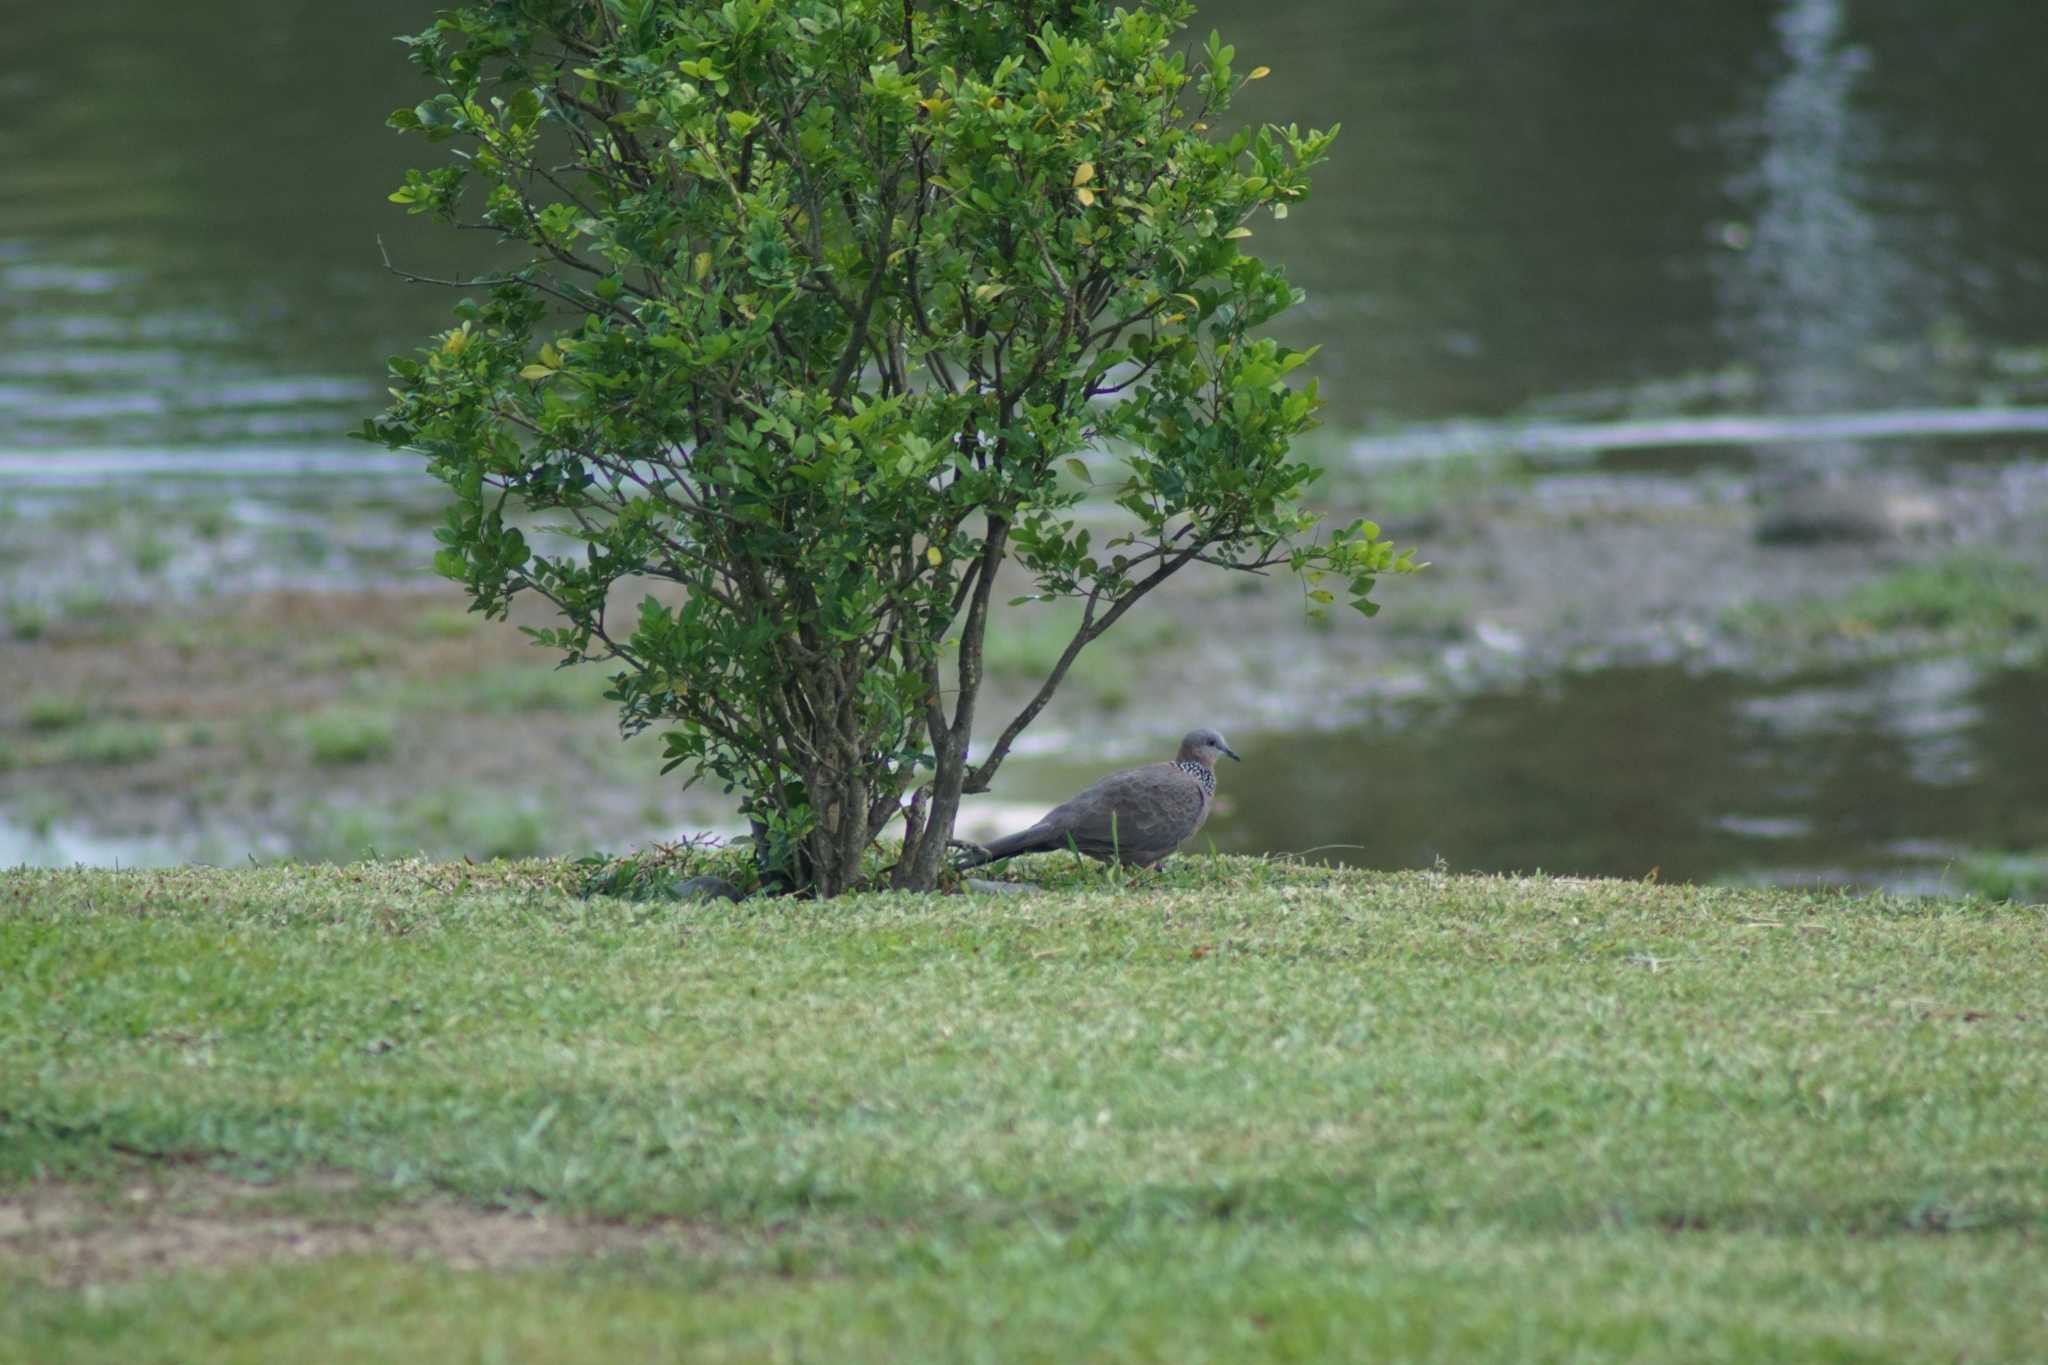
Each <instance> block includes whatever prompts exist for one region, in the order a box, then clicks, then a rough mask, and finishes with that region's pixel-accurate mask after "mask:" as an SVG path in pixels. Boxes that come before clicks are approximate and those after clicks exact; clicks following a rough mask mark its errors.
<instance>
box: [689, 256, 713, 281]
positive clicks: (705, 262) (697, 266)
mask: <svg viewBox="0 0 2048 1365" xmlns="http://www.w3.org/2000/svg"><path fill="white" fill-rule="evenodd" d="M710 273H711V253H710V252H708V251H700V252H698V253H697V255H696V258H695V259H694V260H692V261H691V262H690V278H691V279H693V280H697V281H700V282H701V281H702V280H703V278H704V277H705V276H706V275H709V274H710Z"/></svg>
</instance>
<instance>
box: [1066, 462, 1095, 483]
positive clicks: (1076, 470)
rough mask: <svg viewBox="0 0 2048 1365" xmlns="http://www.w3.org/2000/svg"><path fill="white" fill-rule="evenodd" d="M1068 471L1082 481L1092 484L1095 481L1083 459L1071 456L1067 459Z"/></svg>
mask: <svg viewBox="0 0 2048 1365" xmlns="http://www.w3.org/2000/svg"><path fill="white" fill-rule="evenodd" d="M1067 472H1068V473H1069V474H1072V475H1073V476H1074V477H1075V478H1077V479H1079V480H1080V481H1081V482H1082V483H1087V484H1092V483H1094V482H1095V480H1094V479H1092V478H1090V477H1089V474H1088V466H1087V465H1086V464H1085V463H1084V462H1082V461H1081V460H1078V459H1072V458H1069V459H1068V460H1067Z"/></svg>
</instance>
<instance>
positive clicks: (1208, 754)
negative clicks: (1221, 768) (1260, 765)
mask: <svg viewBox="0 0 2048 1365" xmlns="http://www.w3.org/2000/svg"><path fill="white" fill-rule="evenodd" d="M1225 756H1228V757H1230V758H1237V750H1235V749H1233V748H1231V747H1230V746H1229V745H1228V744H1226V743H1224V741H1223V736H1222V735H1220V734H1218V733H1216V731H1214V730H1208V729H1203V730H1190V731H1188V732H1187V734H1186V735H1185V736H1184V737H1183V738H1182V739H1181V742H1180V754H1179V758H1180V759H1181V761H1183V762H1185V761H1186V760H1188V759H1193V760H1194V761H1195V762H1197V763H1199V764H1201V765H1202V766H1203V767H1205V768H1213V767H1215V766H1216V760H1217V759H1219V758H1222V757H1225ZM1237 761H1238V762H1240V763H1242V762H1243V761H1244V760H1243V759H1241V758H1239V759H1238V760H1237Z"/></svg>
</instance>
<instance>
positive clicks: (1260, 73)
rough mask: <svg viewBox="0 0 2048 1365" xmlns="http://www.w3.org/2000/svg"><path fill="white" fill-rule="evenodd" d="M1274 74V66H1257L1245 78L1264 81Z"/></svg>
mask: <svg viewBox="0 0 2048 1365" xmlns="http://www.w3.org/2000/svg"><path fill="white" fill-rule="evenodd" d="M1272 74H1273V68H1272V67H1270V66H1255V67H1253V68H1252V74H1251V75H1249V76H1246V77H1245V79H1246V80H1248V81H1262V80H1264V79H1266V77H1268V76H1270V75H1272Z"/></svg>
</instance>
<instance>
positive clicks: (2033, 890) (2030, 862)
mask: <svg viewBox="0 0 2048 1365" xmlns="http://www.w3.org/2000/svg"><path fill="white" fill-rule="evenodd" d="M1959 871H1960V872H1961V874H1962V879H1963V889H1964V890H1966V891H1968V892H1970V893H1971V894H1972V895H1977V896H1982V897H1984V898H1985V899H1986V900H1994V901H2014V902H2018V903H2020V904H2040V903H2048V849H2042V850H2039V851H2038V852H2036V853H2034V854H2033V855H2032V856H2026V855H2021V854H2011V853H1973V854H1971V855H1970V856H1969V857H1967V858H1965V859H1963V862H1962V865H1961V867H1960V869H1959Z"/></svg>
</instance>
